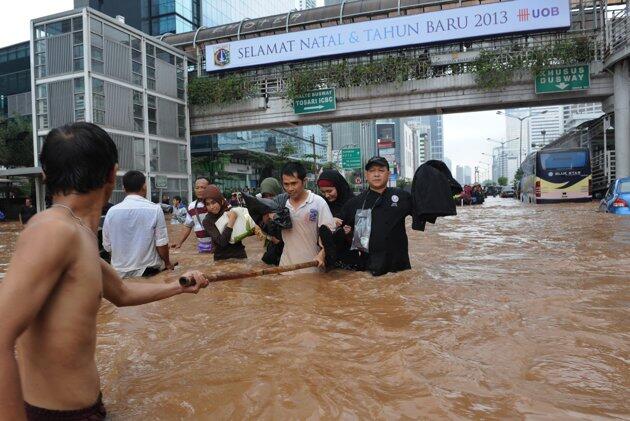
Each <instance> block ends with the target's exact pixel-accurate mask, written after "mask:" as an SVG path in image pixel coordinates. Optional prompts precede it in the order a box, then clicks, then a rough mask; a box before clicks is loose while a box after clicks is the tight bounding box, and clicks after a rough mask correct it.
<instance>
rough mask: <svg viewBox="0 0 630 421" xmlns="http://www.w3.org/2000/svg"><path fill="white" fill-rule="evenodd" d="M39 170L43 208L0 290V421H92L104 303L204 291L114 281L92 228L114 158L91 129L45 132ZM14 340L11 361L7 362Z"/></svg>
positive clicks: (99, 405)
mask: <svg viewBox="0 0 630 421" xmlns="http://www.w3.org/2000/svg"><path fill="white" fill-rule="evenodd" d="M40 160H41V164H42V170H43V172H44V177H45V181H46V185H47V187H48V191H49V192H50V193H51V194H52V195H53V205H52V208H50V209H48V210H46V211H44V212H42V213H39V214H37V215H36V216H34V217H33V218H32V219H31V221H30V222H29V224H28V225H27V226H26V228H25V229H24V231H23V232H22V234H21V235H20V238H19V240H18V242H17V245H16V249H15V252H14V254H13V257H12V259H11V263H10V265H9V269H8V271H7V273H6V277H5V278H4V281H3V282H2V285H1V286H0V419H1V420H12V421H13V420H24V419H29V420H44V419H47V420H50V419H64V420H65V419H72V420H101V419H105V416H106V411H105V407H104V405H103V402H102V399H101V394H100V381H99V374H98V370H97V368H96V361H95V348H96V315H97V312H98V309H99V306H100V304H101V299H102V298H105V299H107V300H109V301H111V302H112V303H113V304H114V305H116V306H132V305H138V304H144V303H149V302H152V301H157V300H162V299H165V298H168V297H172V296H174V295H177V294H181V293H183V292H190V293H197V292H198V291H199V288H201V287H205V286H207V285H208V280H207V279H206V278H205V277H204V276H203V274H201V273H200V272H198V271H190V272H187V273H186V274H185V275H184V276H189V277H193V278H194V279H195V281H196V284H195V285H194V286H191V287H182V286H181V285H180V284H179V282H177V281H175V282H169V283H155V284H143V283H123V282H122V280H121V278H120V277H119V276H118V274H117V273H116V271H115V270H114V269H113V268H112V267H111V266H110V265H109V264H107V263H106V262H105V261H104V260H102V259H101V258H100V257H99V252H98V244H97V240H96V230H97V228H98V223H99V219H100V216H101V209H102V208H103V205H105V204H106V203H107V200H108V199H109V197H110V195H111V193H112V190H113V189H114V186H115V182H116V171H117V170H118V165H117V162H118V153H117V150H116V145H115V144H114V142H113V141H112V139H111V138H110V137H109V135H108V134H107V133H106V132H105V131H104V130H103V129H101V128H99V127H98V126H96V125H94V124H91V123H75V124H72V125H68V126H63V127H60V128H57V129H54V130H52V131H51V132H50V133H49V134H48V135H47V136H46V140H45V141H44V145H43V147H42V152H41V157H40ZM16 342H17V355H18V360H17V361H16V352H15V351H16V350H15V348H16Z"/></svg>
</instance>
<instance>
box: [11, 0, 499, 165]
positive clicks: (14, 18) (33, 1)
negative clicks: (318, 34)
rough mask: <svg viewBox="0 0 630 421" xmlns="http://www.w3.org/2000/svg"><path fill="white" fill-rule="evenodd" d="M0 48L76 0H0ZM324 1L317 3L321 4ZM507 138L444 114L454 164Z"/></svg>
mask: <svg viewBox="0 0 630 421" xmlns="http://www.w3.org/2000/svg"><path fill="white" fill-rule="evenodd" d="M0 1H2V5H3V7H2V13H0V28H2V30H1V31H0V47H4V46H7V45H11V44H16V43H18V42H22V41H27V40H28V39H29V24H30V20H31V19H33V18H37V17H41V16H46V15H50V14H53V13H58V12H62V11H65V10H70V9H72V7H73V5H74V1H73V0H17V1H13V0H0ZM319 3H322V4H323V2H322V1H318V4H319ZM488 137H490V138H493V139H500V140H503V139H504V138H505V117H503V116H498V115H496V112H495V111H484V112H478V113H466V114H447V115H444V154H445V156H447V157H448V158H450V159H451V161H452V162H453V171H455V165H469V166H470V167H471V168H473V171H474V167H475V166H477V165H478V166H480V168H483V169H486V168H487V166H485V165H481V164H479V161H485V162H488V163H489V162H490V160H489V159H488V158H487V157H484V156H483V155H482V154H481V153H482V152H485V153H488V154H491V152H492V147H493V146H492V144H491V143H490V142H487V141H486V140H485V139H486V138H488Z"/></svg>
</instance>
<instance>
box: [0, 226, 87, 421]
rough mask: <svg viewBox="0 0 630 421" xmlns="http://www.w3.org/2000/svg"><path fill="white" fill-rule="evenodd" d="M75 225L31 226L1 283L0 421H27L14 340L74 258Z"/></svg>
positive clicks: (24, 233) (20, 240) (34, 315)
mask: <svg viewBox="0 0 630 421" xmlns="http://www.w3.org/2000/svg"><path fill="white" fill-rule="evenodd" d="M76 229H77V227H76V226H72V225H69V224H68V223H66V222H62V221H46V222H44V223H35V224H34V225H33V224H29V225H27V227H26V229H25V230H24V232H23V233H22V235H20V238H19V240H18V242H17V245H16V249H15V252H14V254H13V257H12V259H11V263H10V264H9V270H8V271H7V274H6V277H5V278H4V280H3V282H2V284H1V285H0V419H3V420H5V419H6V420H22V419H26V418H25V413H24V400H23V397H22V387H21V385H20V376H19V372H18V367H17V362H16V360H15V351H14V348H15V342H16V340H17V338H18V337H19V336H20V335H21V334H22V333H23V332H24V331H25V330H26V329H27V328H28V326H29V325H30V323H31V322H32V321H33V319H35V317H36V316H37V314H38V313H39V311H40V310H41V308H42V307H43V306H44V304H45V303H46V300H47V299H48V297H49V295H50V293H51V291H52V290H53V289H54V288H55V286H56V285H57V282H58V281H59V279H60V278H61V275H62V274H63V272H64V271H65V270H66V269H67V268H68V266H69V265H70V262H71V261H72V259H73V258H74V253H73V251H72V250H73V246H76V241H75V237H76V236H77V232H76ZM44 239H45V241H44Z"/></svg>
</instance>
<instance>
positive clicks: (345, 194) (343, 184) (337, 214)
mask: <svg viewBox="0 0 630 421" xmlns="http://www.w3.org/2000/svg"><path fill="white" fill-rule="evenodd" d="M317 186H318V187H319V190H320V191H321V192H322V194H323V195H324V199H326V203H328V207H329V208H330V212H331V213H332V215H333V217H334V218H335V224H337V227H340V226H341V225H342V221H341V219H340V218H341V209H342V208H343V205H345V204H346V202H347V201H348V200H350V199H351V198H352V197H353V196H354V195H353V194H352V190H350V185H349V184H348V182H347V181H346V179H345V177H344V176H343V175H341V174H340V173H339V171H337V170H324V171H323V172H322V173H321V175H320V176H319V179H318V180H317Z"/></svg>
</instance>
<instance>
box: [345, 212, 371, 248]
mask: <svg viewBox="0 0 630 421" xmlns="http://www.w3.org/2000/svg"><path fill="white" fill-rule="evenodd" d="M371 232H372V209H357V213H356V215H355V217H354V235H353V237H352V247H351V248H350V249H351V250H359V251H362V252H364V253H368V252H369V251H370V234H371Z"/></svg>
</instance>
